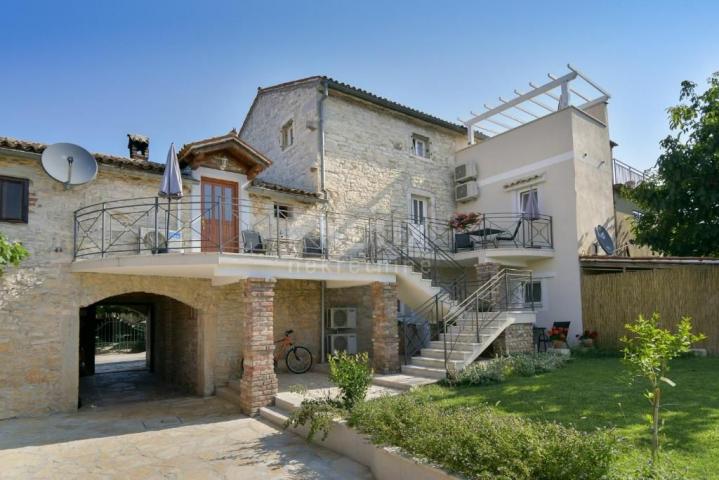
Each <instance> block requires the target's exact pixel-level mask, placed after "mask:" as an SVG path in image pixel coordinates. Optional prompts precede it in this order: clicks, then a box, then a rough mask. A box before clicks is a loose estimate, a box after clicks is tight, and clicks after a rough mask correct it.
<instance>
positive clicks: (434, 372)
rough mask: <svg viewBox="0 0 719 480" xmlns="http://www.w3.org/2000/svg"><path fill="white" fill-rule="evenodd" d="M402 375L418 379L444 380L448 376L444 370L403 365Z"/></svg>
mask: <svg viewBox="0 0 719 480" xmlns="http://www.w3.org/2000/svg"><path fill="white" fill-rule="evenodd" d="M402 373H405V374H408V375H416V376H418V377H426V378H436V379H437V380H442V379H444V378H445V377H446V376H447V372H446V371H445V370H444V368H431V367H420V366H419V365H402Z"/></svg>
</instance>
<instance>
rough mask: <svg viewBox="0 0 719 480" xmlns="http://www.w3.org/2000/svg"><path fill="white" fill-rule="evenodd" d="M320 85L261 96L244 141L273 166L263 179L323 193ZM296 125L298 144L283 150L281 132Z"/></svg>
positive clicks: (246, 126) (245, 129)
mask: <svg viewBox="0 0 719 480" xmlns="http://www.w3.org/2000/svg"><path fill="white" fill-rule="evenodd" d="M318 86H319V82H317V83H311V84H304V85H297V86H294V87H291V88H289V87H288V88H278V89H273V90H270V91H267V92H258V96H257V98H256V99H255V102H254V104H253V105H252V107H251V108H250V111H249V112H248V114H247V118H246V119H245V123H244V125H243V127H242V130H241V131H240V138H241V139H242V140H244V141H246V142H247V143H249V144H250V145H252V146H253V147H254V148H256V149H257V150H259V151H260V152H262V153H264V154H265V155H266V156H267V157H268V158H270V159H271V160H272V162H273V164H272V166H270V168H268V169H267V170H265V171H264V172H262V173H261V174H260V175H259V178H260V179H262V180H265V181H268V182H273V183H279V184H281V185H285V186H289V187H295V188H301V189H304V190H309V191H312V192H316V191H318V190H319V113H318V112H319V109H318V108H319V107H318V101H319V99H320V92H319V91H318ZM289 120H292V121H293V125H294V143H293V144H292V145H291V146H290V147H288V148H286V149H282V146H281V143H280V130H281V128H282V126H283V125H285V124H286V123H287V121H289Z"/></svg>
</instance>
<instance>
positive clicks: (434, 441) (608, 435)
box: [349, 395, 616, 480]
mask: <svg viewBox="0 0 719 480" xmlns="http://www.w3.org/2000/svg"><path fill="white" fill-rule="evenodd" d="M349 422H350V425H351V426H353V427H356V428H357V429H358V430H360V431H361V432H363V433H366V434H369V435H370V437H371V439H372V441H373V442H374V443H378V444H389V445H395V446H398V447H400V448H402V449H403V450H405V451H406V452H408V453H410V454H412V455H414V456H416V457H419V458H421V459H424V460H426V461H429V462H431V463H436V464H439V465H440V466H442V467H443V468H445V469H447V470H449V471H451V472H453V473H456V474H460V475H463V476H466V477H468V478H474V479H487V480H489V479H507V480H508V479H513V480H515V479H516V480H524V479H527V480H528V479H539V480H542V479H547V480H549V479H553V480H563V479H597V478H601V477H602V476H603V475H606V474H607V472H608V470H609V467H610V464H611V462H612V461H613V459H614V457H615V455H616V448H615V447H616V441H615V439H614V435H613V433H612V432H610V431H606V430H600V431H597V432H594V433H582V432H579V431H577V430H575V429H573V428H569V427H564V426H561V425H559V424H556V423H540V422H534V421H531V420H525V419H522V418H520V417H516V416H513V415H507V414H502V413H499V412H498V411H496V410H495V409H493V408H491V407H488V406H482V407H474V408H466V407H463V408H447V407H442V406H440V405H438V404H436V403H432V402H431V401H427V400H423V399H421V398H418V397H416V396H409V395H400V396H395V397H383V398H380V399H376V400H372V401H370V402H364V403H361V404H359V405H357V406H356V407H355V409H354V410H353V411H352V412H351V414H350V418H349Z"/></svg>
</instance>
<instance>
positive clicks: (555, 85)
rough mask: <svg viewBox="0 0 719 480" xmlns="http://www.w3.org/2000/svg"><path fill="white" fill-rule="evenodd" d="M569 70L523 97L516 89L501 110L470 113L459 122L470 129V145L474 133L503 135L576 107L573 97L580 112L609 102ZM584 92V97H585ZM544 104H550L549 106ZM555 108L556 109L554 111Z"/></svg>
mask: <svg viewBox="0 0 719 480" xmlns="http://www.w3.org/2000/svg"><path fill="white" fill-rule="evenodd" d="M567 68H568V69H569V73H566V74H564V75H562V76H561V77H557V76H555V75H552V74H551V73H548V74H547V76H548V77H549V80H550V81H549V82H547V83H545V84H544V85H539V86H537V85H535V84H534V83H532V82H529V86H530V87H531V88H532V90H530V91H528V92H526V93H522V92H520V91H518V90H516V89H515V90H514V94H515V95H516V96H515V97H514V98H512V99H510V100H505V99H504V98H502V97H499V102H500V105H499V106H496V107H491V106H489V105H487V104H486V103H485V104H484V108H485V110H486V111H485V112H483V113H475V112H471V111H470V114H471V115H472V118H470V119H468V120H462V119H459V121H460V122H461V123H462V124H463V125H464V126H465V127H467V139H468V142H469V144H470V145H472V144H474V134H475V131H478V130H479V131H482V132H486V134H488V136H492V135H498V134H500V133H504V132H506V131H508V130H511V129H513V128H516V127H518V126H520V125H524V124H525V123H527V122H531V121H532V120H536V119H537V118H541V117H543V116H545V115H548V114H550V113H552V112H556V111H558V110H562V109H563V108H566V107H568V106H570V105H573V103H572V102H573V98H572V96H575V97H577V98H579V99H580V100H581V103H580V104H579V105H574V106H575V107H576V108H578V109H580V110H586V109H588V108H591V107H593V106H595V105H597V104H599V103H603V102H606V101H607V100H609V98H610V95H609V93H608V92H607V91H606V90H604V89H603V88H602V87H600V86H599V85H597V84H596V83H594V82H593V81H592V80H591V79H589V78H588V77H587V76H586V75H584V74H583V73H581V72H580V71H579V70H577V69H576V68H574V67H572V66H571V65H569V64H567ZM570 83H571V86H570ZM582 90H583V91H584V93H582ZM589 92H591V93H589ZM545 97H547V98H545ZM550 99H551V100H550ZM542 100H544V101H542ZM545 102H549V105H548V104H547V103H545ZM553 104H554V105H556V107H553V106H552V105H553Z"/></svg>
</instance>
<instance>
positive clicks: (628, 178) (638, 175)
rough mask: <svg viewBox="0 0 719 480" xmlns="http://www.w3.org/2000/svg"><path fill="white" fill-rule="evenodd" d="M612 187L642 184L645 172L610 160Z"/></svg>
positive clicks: (618, 161)
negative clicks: (612, 174)
mask: <svg viewBox="0 0 719 480" xmlns="http://www.w3.org/2000/svg"><path fill="white" fill-rule="evenodd" d="M612 166H613V173H614V177H613V179H614V182H613V183H614V185H628V186H632V185H638V184H640V183H642V182H643V181H644V180H645V179H646V177H647V173H646V171H644V172H643V171H641V170H638V169H636V168H634V167H632V166H631V165H628V164H626V163H624V162H622V161H620V160H617V159H616V158H613V159H612Z"/></svg>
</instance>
